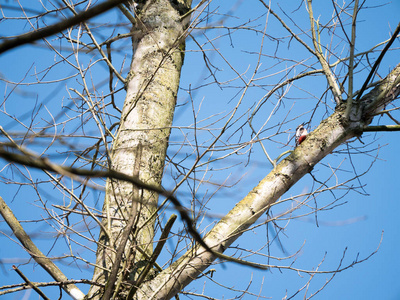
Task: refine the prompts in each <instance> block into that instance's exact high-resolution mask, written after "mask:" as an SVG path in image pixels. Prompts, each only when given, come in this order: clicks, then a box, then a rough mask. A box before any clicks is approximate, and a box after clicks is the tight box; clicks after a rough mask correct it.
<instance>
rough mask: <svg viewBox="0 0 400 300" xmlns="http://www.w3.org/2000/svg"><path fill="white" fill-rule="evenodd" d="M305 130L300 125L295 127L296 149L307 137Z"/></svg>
mask: <svg viewBox="0 0 400 300" xmlns="http://www.w3.org/2000/svg"><path fill="white" fill-rule="evenodd" d="M307 134H308V132H307V129H305V128H304V125H303V124H300V125H299V126H297V128H296V137H295V139H296V147H297V146H298V145H300V144H301V143H302V142H303V141H304V140H305V139H306V137H307Z"/></svg>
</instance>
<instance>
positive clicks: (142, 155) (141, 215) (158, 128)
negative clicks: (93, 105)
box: [89, 0, 191, 299]
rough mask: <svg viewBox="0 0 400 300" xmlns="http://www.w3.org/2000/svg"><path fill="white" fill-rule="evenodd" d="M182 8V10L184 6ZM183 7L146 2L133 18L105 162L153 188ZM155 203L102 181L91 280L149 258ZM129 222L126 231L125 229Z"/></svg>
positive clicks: (132, 273) (172, 97) (176, 71)
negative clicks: (122, 94) (118, 111)
mask: <svg viewBox="0 0 400 300" xmlns="http://www.w3.org/2000/svg"><path fill="white" fill-rule="evenodd" d="M188 2H191V1H188ZM186 7H187V9H186V11H187V10H188V8H189V7H190V3H188V4H187V5H186ZM183 8H184V7H183ZM183 8H182V5H176V6H173V5H172V4H171V1H167V0H154V1H147V3H146V5H145V7H143V9H142V11H141V12H140V13H139V14H138V16H137V17H136V21H137V22H136V26H134V28H133V30H132V39H133V48H134V49H133V51H134V56H133V60H132V63H131V69H130V72H129V75H128V78H127V85H126V89H127V94H126V99H125V102H124V107H123V111H122V116H121V121H120V127H119V130H118V134H117V136H116V139H115V140H114V144H113V148H112V154H111V158H110V160H111V168H112V169H113V170H116V171H120V172H123V173H126V174H127V175H135V176H138V177H139V179H140V180H142V181H143V182H145V183H148V184H152V185H156V186H157V185H160V184H161V178H162V173H163V168H164V162H165V157H166V150H167V146H168V138H169V134H170V129H171V124H172V119H173V114H174V109H175V104H176V95H177V93H178V87H179V78H180V71H181V67H182V64H183V52H182V48H183V47H184V24H183V21H182V20H181V14H182V13H184V12H185V10H184V9H183ZM157 200H158V195H157V194H155V193H153V192H149V191H146V190H141V189H140V188H138V187H136V186H133V185H132V184H129V183H127V182H125V181H120V180H108V181H107V185H106V197H105V201H104V206H103V212H104V214H105V215H107V218H105V219H104V220H103V225H104V227H105V228H106V229H107V233H106V232H104V231H102V232H101V234H100V238H99V245H98V250H97V260H96V264H97V265H98V266H101V267H97V268H96V269H95V272H94V276H93V280H95V281H97V282H100V283H104V284H106V283H107V281H108V280H109V276H110V272H109V271H110V269H111V268H112V266H113V265H115V263H116V262H117V263H118V264H120V266H121V267H124V269H123V270H118V277H119V278H118V280H119V279H121V277H120V276H123V277H124V280H129V279H130V280H132V279H134V278H135V277H137V275H138V272H137V270H136V269H135V268H136V266H135V264H136V265H137V263H138V262H142V263H145V262H146V261H147V260H148V258H149V256H150V255H151V254H152V250H153V237H154V228H153V226H154V215H153V213H154V211H155V209H156V207H157ZM132 218H134V219H133V221H134V222H131V225H132V228H127V227H126V226H127V224H128V221H129V219H131V221H132ZM124 230H129V231H130V232H129V233H130V234H131V238H130V239H128V241H127V243H126V245H125V247H124V248H125V249H124V253H123V254H122V257H121V261H119V260H118V258H117V256H116V251H117V249H118V247H119V245H120V244H121V241H122V239H121V237H122V235H123V232H124ZM137 247H140V248H141V249H140V250H141V251H139V252H138V251H137ZM143 252H144V253H145V254H143ZM116 259H117V261H116ZM120 272H124V273H120ZM102 293H103V291H102V290H101V289H100V288H99V287H96V286H93V287H92V288H91V290H90V292H89V297H91V298H93V299H100V298H102Z"/></svg>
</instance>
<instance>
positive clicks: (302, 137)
mask: <svg viewBox="0 0 400 300" xmlns="http://www.w3.org/2000/svg"><path fill="white" fill-rule="evenodd" d="M306 137H307V136H306V135H302V136H300V137H299V140H298V143H299V145H300V144H301V143H302V142H303V141H304V140H305V139H306Z"/></svg>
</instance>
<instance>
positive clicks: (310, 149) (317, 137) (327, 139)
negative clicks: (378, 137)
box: [137, 65, 400, 299]
mask: <svg viewBox="0 0 400 300" xmlns="http://www.w3.org/2000/svg"><path fill="white" fill-rule="evenodd" d="M399 69H400V65H398V66H397V67H396V68H395V69H394V70H393V71H392V72H391V74H389V75H388V76H387V77H386V78H385V79H384V80H382V82H381V83H380V86H387V87H391V88H390V89H388V90H386V97H380V99H381V100H380V101H385V99H388V97H389V95H388V94H390V97H391V99H394V98H395V97H397V96H398V94H399V93H400V90H399V88H398V86H399V83H397V84H396V82H397V81H398V79H399V78H400V75H399V74H398V72H399ZM393 85H395V86H393ZM393 91H395V92H396V93H397V94H396V93H395V94H393ZM375 95H379V93H378V94H376V93H375V92H374V91H371V92H370V93H369V94H368V95H366V97H364V99H365V98H367V96H370V97H372V98H374V99H370V101H371V102H374V100H375ZM370 101H362V102H360V103H358V105H359V106H361V107H356V105H353V107H352V111H351V118H350V119H351V120H354V121H352V122H349V121H348V119H347V118H346V117H345V109H346V107H345V105H341V106H338V108H337V110H336V111H335V113H333V114H332V115H331V116H330V117H329V118H327V119H326V120H324V121H322V122H321V124H320V125H319V126H318V128H317V129H316V130H315V131H313V132H312V133H310V134H309V136H308V138H307V139H306V140H305V141H304V142H303V143H302V144H301V145H300V146H299V147H297V148H296V149H295V151H293V153H292V154H291V155H290V156H289V157H287V158H285V159H284V160H283V161H282V162H281V163H280V164H279V165H278V166H277V167H276V168H275V169H273V170H272V171H271V173H270V174H268V175H267V176H266V177H265V178H264V179H263V180H261V182H260V183H259V184H258V185H257V186H256V187H255V188H254V189H253V190H252V191H251V192H250V193H249V194H248V195H247V196H246V197H245V198H244V199H243V200H241V201H240V202H239V203H237V204H236V206H235V207H234V208H233V209H232V210H231V211H230V212H229V213H228V214H227V215H226V216H225V217H224V218H223V219H221V221H220V222H218V224H216V225H215V226H214V228H213V229H211V231H210V232H209V233H208V234H207V236H206V238H205V239H204V241H205V242H206V244H207V245H208V246H210V247H212V248H213V249H214V250H217V251H220V252H224V251H225V250H226V249H227V248H228V247H229V246H230V245H231V244H232V243H233V242H234V241H235V240H236V239H237V238H238V237H239V236H240V235H241V234H242V233H243V232H244V231H245V230H246V229H247V228H249V227H250V226H251V225H252V224H254V222H255V221H256V220H257V219H258V218H259V217H260V216H262V215H263V214H264V213H265V211H266V210H268V208H269V207H270V206H271V205H272V204H273V203H274V202H275V201H277V200H278V199H279V198H280V197H281V196H282V195H283V194H284V193H285V192H287V191H288V190H289V189H290V188H291V187H292V186H293V185H294V184H295V183H296V182H297V181H298V180H300V179H301V178H302V177H303V176H304V175H306V174H307V173H309V172H310V171H311V170H312V168H313V167H314V166H315V165H316V164H317V163H318V162H319V161H321V160H322V159H323V158H324V157H325V156H327V155H328V154H330V153H331V152H332V150H334V149H335V148H336V147H338V146H339V145H340V144H342V143H344V142H346V141H347V140H348V139H350V138H352V137H354V136H357V135H359V134H361V133H362V129H363V127H364V124H366V123H368V122H369V118H370V117H369V115H371V114H373V113H375V112H376V108H377V107H378V106H371V105H369V104H368V103H369V102H370ZM365 108H368V110H365ZM370 110H373V111H370ZM360 112H362V113H360ZM215 259H216V256H215V255H213V254H212V253H210V252H207V251H205V250H204V249H203V248H201V247H197V248H195V249H190V250H189V251H188V252H187V253H186V254H184V255H183V256H182V257H181V258H180V259H179V260H178V261H177V262H175V263H174V264H173V265H172V266H171V267H169V268H167V269H166V270H164V271H163V272H162V273H160V274H159V275H158V276H157V277H156V278H154V279H153V280H151V281H149V282H147V283H145V284H144V285H143V286H142V287H141V288H140V289H139V290H138V291H137V293H138V294H139V295H140V297H138V299H170V298H171V297H173V296H174V295H175V294H176V293H178V292H179V291H180V290H182V289H183V288H184V287H185V286H186V285H188V284H189V283H190V282H191V281H192V280H194V279H195V278H197V276H198V275H200V274H201V273H202V272H203V271H204V270H205V269H206V268H207V267H208V266H209V265H210V264H211V263H212V262H213V261H214V260H215Z"/></svg>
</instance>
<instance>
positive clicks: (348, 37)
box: [0, 0, 400, 299]
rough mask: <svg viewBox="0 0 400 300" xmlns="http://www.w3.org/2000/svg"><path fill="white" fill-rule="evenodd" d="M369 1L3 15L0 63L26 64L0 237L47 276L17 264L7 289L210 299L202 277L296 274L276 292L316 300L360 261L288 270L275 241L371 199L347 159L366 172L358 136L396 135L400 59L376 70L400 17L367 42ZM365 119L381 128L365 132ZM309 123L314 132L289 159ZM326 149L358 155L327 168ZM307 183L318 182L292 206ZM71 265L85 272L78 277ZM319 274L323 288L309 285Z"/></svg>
mask: <svg viewBox="0 0 400 300" xmlns="http://www.w3.org/2000/svg"><path fill="white" fill-rule="evenodd" d="M367 2H368V1H363V2H359V1H358V0H355V1H349V2H343V3H337V2H335V1H332V2H331V3H329V5H330V7H329V9H327V8H326V7H324V8H321V7H318V6H317V7H316V8H315V7H313V5H312V1H311V0H305V1H304V2H301V3H297V4H293V3H292V4H287V3H284V4H282V7H281V6H280V5H279V3H275V2H273V3H267V2H265V1H263V0H259V1H254V3H251V4H249V3H242V1H238V2H236V3H229V4H227V3H222V2H221V3H219V2H218V1H204V0H202V1H197V2H194V3H192V1H191V0H175V1H172V0H170V1H169V0H147V1H136V2H130V3H128V2H123V1H105V2H102V3H92V2H90V1H89V2H87V1H76V2H72V1H69V0H62V1H53V2H47V3H42V2H40V3H26V4H24V5H22V4H20V5H18V6H17V5H16V4H14V3H11V4H7V5H2V6H1V9H2V15H3V22H4V23H6V24H9V28H11V26H12V25H13V24H17V25H16V26H14V27H12V28H14V29H12V30H10V32H9V33H7V35H6V34H3V36H6V37H5V38H3V41H2V44H0V52H1V53H3V54H2V55H3V57H2V58H0V59H2V60H3V63H6V60H10V59H15V58H18V57H21V61H22V62H21V63H18V64H21V65H22V66H21V67H19V68H18V71H19V73H18V74H17V75H14V74H13V72H7V71H6V70H4V71H2V72H3V74H2V75H1V76H2V77H1V80H2V86H3V87H4V98H3V102H2V110H1V112H2V122H1V123H2V125H1V126H2V127H1V128H0V130H1V133H2V135H1V145H0V155H1V157H2V158H3V159H5V162H6V163H5V164H4V165H3V166H2V169H1V170H2V173H1V180H2V186H5V185H6V184H8V185H9V186H8V187H7V193H5V192H3V191H2V193H3V195H2V197H3V198H1V197H0V213H1V215H2V216H3V218H4V220H5V222H6V223H7V225H8V227H7V228H9V229H6V227H5V226H2V230H1V232H2V234H3V235H4V236H5V237H7V238H8V239H7V243H8V242H9V243H17V244H18V246H20V247H21V248H22V249H23V250H24V251H26V253H27V255H29V256H30V257H31V258H32V259H33V261H35V262H36V263H37V264H39V265H40V266H41V267H42V268H43V269H44V270H45V272H47V274H48V275H50V276H51V277H52V278H53V279H54V280H55V282H51V281H50V280H49V281H46V282H45V281H42V282H36V280H34V278H32V277H33V276H32V275H31V274H30V273H29V272H28V274H27V275H26V272H24V270H23V269H24V268H25V264H27V263H31V262H33V261H31V260H16V262H15V264H18V265H19V266H14V270H15V272H17V274H18V275H19V276H20V277H21V278H22V279H23V283H21V284H14V285H6V286H3V287H2V288H1V290H0V295H4V294H9V293H13V292H17V291H21V290H23V289H34V291H35V292H37V293H39V295H40V296H41V297H43V298H46V289H42V287H45V286H57V287H59V288H60V289H61V288H62V289H63V290H64V291H65V292H66V293H67V294H68V295H69V296H70V297H72V298H74V299H84V298H85V299H170V298H173V297H176V298H178V297H179V296H178V295H179V294H181V295H187V296H189V297H199V298H207V299H214V298H213V297H218V295H211V296H208V295H206V294H204V293H203V292H201V291H192V290H187V289H185V288H186V287H187V286H188V285H189V284H190V283H191V282H193V281H195V280H197V279H199V278H202V277H205V278H208V280H210V281H211V280H212V277H213V272H214V269H210V266H212V265H213V264H220V263H225V262H227V263H229V264H239V265H245V266H250V267H252V268H255V269H265V270H271V269H274V268H276V269H278V270H285V271H287V272H295V273H301V274H305V275H307V276H308V278H309V279H307V281H306V283H305V284H304V285H303V286H298V287H296V292H295V293H293V294H292V295H282V297H284V296H285V297H287V298H291V297H295V296H296V295H297V294H299V293H304V298H311V297H313V296H314V295H316V294H318V293H319V292H320V291H321V290H323V288H324V287H325V286H326V284H328V283H329V282H330V280H331V279H332V278H333V277H334V276H335V275H336V274H337V273H339V272H341V271H344V270H346V269H347V268H350V267H353V266H354V265H356V264H358V263H360V262H362V261H365V260H366V259H367V258H368V256H366V257H364V258H359V259H356V260H354V261H353V262H352V263H350V264H347V265H346V264H344V263H343V261H338V262H337V268H335V269H332V270H328V271H326V270H323V271H320V270H319V266H317V265H316V266H314V267H313V268H311V269H306V268H300V267H295V266H294V262H295V261H296V257H297V254H298V253H296V252H295V253H287V252H286V250H285V245H284V244H283V245H282V244H280V241H279V237H280V236H281V234H282V233H283V232H284V231H285V227H286V225H288V221H289V220H292V219H296V218H302V217H303V218H304V217H307V216H313V217H314V218H315V223H316V224H317V225H318V215H319V214H320V213H321V212H323V211H328V210H332V209H333V208H335V207H336V206H338V205H340V204H342V202H341V200H342V199H343V198H345V197H346V196H347V195H348V193H351V192H359V193H364V190H363V185H362V183H361V181H360V180H361V179H360V178H361V176H362V174H361V173H362V172H365V173H366V172H368V171H369V170H370V166H368V167H365V169H364V170H363V171H361V173H360V170H359V169H358V168H356V167H355V166H354V164H353V163H352V157H353V156H354V153H360V154H363V155H365V156H366V157H372V160H371V163H372V162H373V161H374V159H375V157H376V154H372V153H374V151H375V150H376V149H375V148H374V146H371V145H369V144H368V145H365V144H363V143H361V142H359V139H360V137H361V136H362V135H363V133H364V132H367V131H382V130H384V131H389V130H399V122H398V121H397V119H396V114H398V110H397V109H398V107H397V106H396V103H395V102H394V100H396V99H397V98H398V95H399V93H400V65H397V66H396V65H391V66H390V70H389V71H383V72H384V73H383V74H381V73H382V72H381V71H380V69H379V66H380V65H381V63H382V60H383V59H384V58H385V57H388V56H390V55H391V54H392V53H397V54H398V52H396V50H397V48H396V47H397V46H396V44H395V42H396V38H398V34H399V31H400V23H399V25H397V27H396V28H395V29H394V30H393V32H391V33H390V35H388V38H387V39H382V41H380V43H378V44H375V45H374V46H373V47H371V48H368V49H362V48H360V47H359V46H358V44H357V39H356V32H359V31H362V30H366V29H365V28H366V26H368V25H365V24H364V23H360V22H359V19H360V17H359V15H360V13H361V12H362V11H363V10H365V9H374V8H369V7H368V5H367V4H368V3H367ZM299 4H300V5H299ZM219 5H221V6H222V7H219ZM388 5H389V4H388ZM116 6H118V7H117V8H115V7H116ZM247 6H251V11H252V14H251V15H250V17H248V16H247V10H246V9H244V7H247ZM375 9H379V7H378V8H375ZM316 11H317V13H316ZM322 13H323V14H322ZM316 16H319V17H316ZM307 18H308V21H307V22H305V20H306V19H307ZM366 23H368V20H367V22H366ZM49 24H52V25H49ZM13 31H15V32H13ZM246 39H247V40H252V41H251V42H249V47H250V46H251V48H247V47H245V46H244V47H243V50H240V52H239V51H238V52H239V55H240V56H242V57H243V62H245V63H246V65H245V66H244V63H243V64H239V63H235V61H234V59H235V58H234V56H237V55H238V53H235V47H236V45H237V44H239V45H246V42H244V41H246ZM27 43H31V44H27ZM186 43H188V45H189V46H190V47H189V46H187V45H186ZM397 43H398V41H397ZM21 46H23V47H21ZM28 53H29V54H30V55H31V57H28V58H25V57H24V55H25V56H27V54H28ZM21 55H22V56H21ZM25 60H28V61H29V62H30V63H27V62H26V61H25ZM184 61H185V67H184V68H183V69H182V66H183V63H184ZM200 61H202V65H200V64H199V62H200ZM396 63H398V62H396ZM185 72H187V73H185ZM385 72H386V73H385ZM182 74H184V75H182ZM15 76H18V77H17V79H14V78H15ZM185 76H187V77H185ZM295 98H296V99H297V100H296V101H294V100H293V99H295ZM208 99H209V100H208ZM15 102H16V103H18V104H15ZM203 102H204V104H203ZM22 105H24V110H23V111H21V109H20V108H19V107H23V106H22ZM10 106H12V108H11V112H10V108H9V107H10ZM375 118H379V120H380V122H381V123H384V124H387V125H382V126H376V125H375V126H370V124H371V123H372V122H373V120H374V119H375ZM301 122H302V123H303V126H305V127H306V128H307V129H308V131H309V132H310V133H309V134H308V135H307V137H306V139H305V140H304V141H303V142H302V143H301V144H300V145H299V146H298V147H295V148H294V147H293V146H292V145H293V144H294V141H293V140H292V137H293V135H294V129H295V128H296V126H297V125H298V123H301ZM389 122H394V123H395V125H390V123H389ZM259 146H261V147H259ZM256 152H257V153H262V155H263V156H261V155H258V156H256V154H255V153H256ZM332 153H335V154H338V155H340V156H343V157H344V156H346V157H350V159H349V161H348V162H346V163H344V164H342V163H340V164H339V165H338V166H335V167H332V166H331V165H326V164H321V163H320V162H321V160H322V159H324V158H325V157H327V156H330V154H332ZM260 160H264V161H262V162H260ZM260 165H261V166H262V168H263V170H264V171H263V176H265V177H264V178H263V179H262V180H261V181H260V182H259V183H258V184H255V183H254V182H256V181H258V180H256V179H254V177H253V176H254V175H252V174H248V175H246V174H245V172H244V171H243V170H245V168H247V170H251V169H252V168H255V167H256V168H260ZM317 165H318V167H321V168H322V169H323V170H324V171H323V172H322V175H320V174H318V175H316V174H315V171H314V168H315V166H317ZM347 169H350V170H352V173H351V176H348V175H347V174H344V173H345V172H342V170H346V171H347ZM308 175H309V176H311V178H312V179H313V186H312V189H311V190H310V191H301V192H300V193H299V194H297V195H293V194H292V191H293V189H291V188H292V187H293V186H294V185H295V184H296V183H297V182H298V181H299V180H300V179H302V178H303V177H305V176H308ZM353 182H356V183H357V184H356V185H354V184H353ZM289 190H290V194H289V193H287V192H288V191H289ZM245 193H246V194H247V195H246V196H243V197H242V196H241V195H244V194H245ZM325 195H330V197H331V198H330V199H331V200H328V201H327V200H325V199H324V197H325ZM27 197H29V200H28V202H29V203H32V204H33V206H32V207H34V208H32V209H29V214H28V215H27V216H25V217H21V216H20V214H23V213H24V212H23V211H21V210H20V209H17V207H16V206H17V205H18V204H16V202H20V201H21V199H20V198H27ZM3 199H4V200H3ZM221 199H225V200H226V199H233V201H234V202H235V203H236V205H235V206H234V207H233V208H231V209H230V211H228V210H227V209H225V211H223V213H224V215H221V214H218V213H215V211H214V210H213V211H210V210H209V209H210V208H211V207H218V204H219V201H220V200H221ZM13 200H14V201H13ZM25 201H26V200H25ZM288 203H291V204H290V206H289V207H288V206H287V204H288ZM225 207H226V206H225ZM220 211H222V210H220ZM273 211H274V212H273ZM176 214H177V215H179V220H181V222H178V224H177V225H174V222H175V220H176V219H177V216H176ZM23 219H26V220H27V222H28V223H25V222H22V220H23ZM282 224H284V225H282ZM173 225H174V227H173ZM43 228H45V229H43ZM173 228H174V229H173ZM260 228H263V229H265V228H267V231H268V230H271V232H272V235H271V236H270V238H269V239H268V240H267V241H266V242H265V243H263V244H262V245H261V246H258V245H257V243H255V244H254V245H247V244H246V246H243V245H242V244H241V243H240V239H239V237H240V236H242V235H249V234H251V232H252V231H253V232H255V231H257V230H260ZM37 230H42V231H46V232H52V233H55V235H52V237H51V238H50V239H48V240H45V242H40V241H36V240H35V239H34V238H35V237H42V238H43V237H45V234H43V233H38V236H36V235H35V234H34V232H35V231H37ZM54 236H55V238H54ZM238 239H239V240H238ZM60 240H63V241H64V242H65V244H63V245H62V246H63V247H60V245H59V244H60V243H59V241H60ZM234 242H235V243H236V244H234V245H233V243H234ZM275 245H278V246H279V247H275ZM278 248H280V249H278ZM40 249H41V250H40ZM59 253H62V254H59ZM277 253H280V254H281V255H282V253H283V257H280V258H278V257H277V255H278V254H277ZM374 253H375V252H373V253H371V255H372V254H374ZM281 261H283V263H282V262H281ZM266 262H267V263H266ZM2 263H7V262H6V261H2ZM321 263H322V262H321ZM66 265H73V266H74V268H76V269H78V268H83V267H88V268H89V270H90V272H86V273H85V274H87V275H83V274H84V273H75V274H79V275H75V276H74V277H73V278H70V276H66V275H65V274H66V273H65V272H66V271H65V270H64V269H65V268H66ZM24 273H25V274H24ZM320 274H325V275H326V274H329V276H330V279H329V280H327V282H325V283H324V284H322V285H321V286H320V287H319V288H318V289H317V290H315V291H312V292H309V291H308V286H309V283H310V282H311V281H312V280H313V279H314V277H315V276H318V275H320ZM226 289H227V290H232V291H234V292H235V293H237V295H238V297H240V296H241V295H246V297H250V296H254V297H258V296H259V295H257V294H254V293H252V292H250V291H249V290H248V289H239V290H235V289H234V288H232V287H226Z"/></svg>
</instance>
